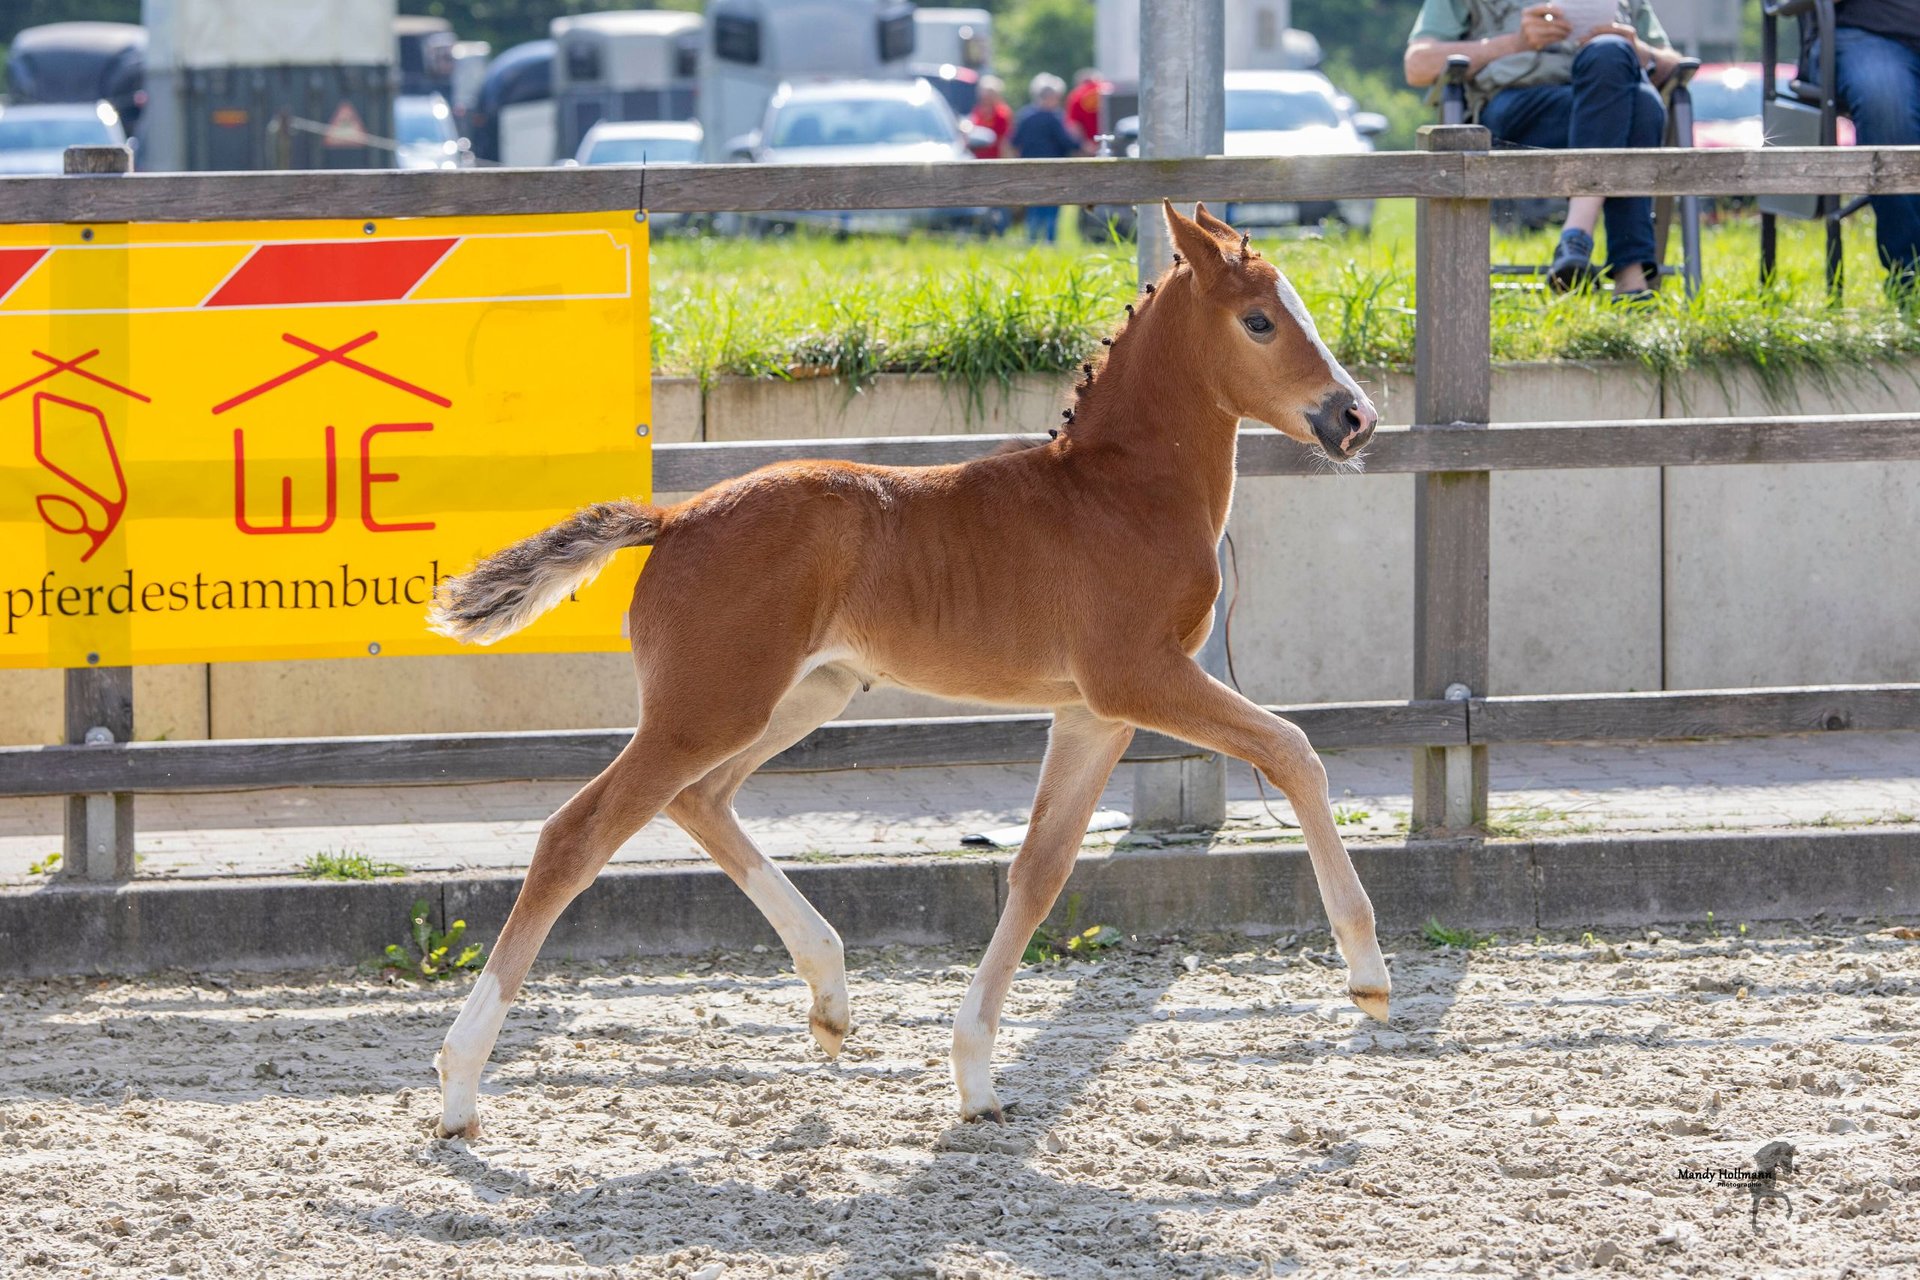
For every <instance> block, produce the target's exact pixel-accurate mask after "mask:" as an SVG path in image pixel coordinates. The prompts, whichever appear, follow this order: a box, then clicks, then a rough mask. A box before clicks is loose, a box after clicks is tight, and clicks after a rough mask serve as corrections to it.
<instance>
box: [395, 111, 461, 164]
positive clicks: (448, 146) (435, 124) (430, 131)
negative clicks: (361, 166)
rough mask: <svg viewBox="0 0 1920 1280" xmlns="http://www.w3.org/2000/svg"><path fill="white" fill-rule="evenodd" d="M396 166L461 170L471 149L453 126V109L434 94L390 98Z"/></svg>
mask: <svg viewBox="0 0 1920 1280" xmlns="http://www.w3.org/2000/svg"><path fill="white" fill-rule="evenodd" d="M393 135H394V137H393V140H394V142H395V143H397V144H398V145H397V146H395V147H394V151H393V164H394V167H395V168H396V169H464V168H466V167H468V166H469V165H471V164H472V163H473V149H472V148H471V146H469V145H468V143H467V140H466V139H465V138H463V137H461V136H460V131H459V130H458V129H457V128H455V127H454V123H453V108H452V107H450V106H448V105H447V100H446V99H445V98H443V97H441V96H440V95H439V94H437V93H403V94H401V95H400V96H399V97H397V98H395V99H394V100H393Z"/></svg>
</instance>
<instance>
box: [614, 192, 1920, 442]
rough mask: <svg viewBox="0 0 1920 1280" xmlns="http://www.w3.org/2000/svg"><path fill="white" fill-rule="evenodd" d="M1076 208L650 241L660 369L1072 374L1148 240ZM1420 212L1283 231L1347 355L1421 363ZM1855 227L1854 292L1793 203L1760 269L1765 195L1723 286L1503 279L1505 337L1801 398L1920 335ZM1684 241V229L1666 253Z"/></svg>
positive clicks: (1728, 236) (1523, 258)
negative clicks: (1041, 238) (1006, 218)
mask: <svg viewBox="0 0 1920 1280" xmlns="http://www.w3.org/2000/svg"><path fill="white" fill-rule="evenodd" d="M1072 212H1073V211H1072V210H1068V211H1067V212H1066V214H1065V215H1064V216H1063V217H1062V219H1061V227H1062V231H1063V233H1067V234H1065V235H1064V236H1063V239H1062V242H1061V243H1060V244H1059V245H1057V246H1043V247H1038V248H1035V247H1030V246H1028V245H1027V244H1026V243H1025V241H1024V240H1022V239H1021V238H1020V237H1019V235H1018V232H1017V231H1016V232H1015V234H1014V235H1012V236H1010V237H1007V238H1003V239H999V240H992V241H972V240H955V239H937V238H932V237H918V238H913V239H908V240H900V239H892V238H885V237H856V238H850V239H846V240H835V239H832V238H829V237H824V236H815V235H798V236H793V237H788V238H782V239H775V240H750V239H735V238H716V237H674V238H665V239H662V240H661V241H659V242H658V243H656V244H655V245H654V246H653V255H652V273H653V274H652V298H653V356H654V365H655V370H656V372H658V373H660V374H663V375H674V376H688V377H694V378H698V379H700V380H701V381H702V382H703V383H704V382H709V381H711V380H712V379H714V378H717V377H722V376H746V377H772V378H798V377H810V376H820V375H832V376H836V377H839V378H840V379H842V380H843V381H844V382H845V383H846V384H847V385H848V390H849V393H851V392H852V391H853V390H854V389H856V388H858V387H859V386H861V385H864V384H865V383H866V382H868V381H869V380H871V379H872V378H873V377H874V376H875V375H876V374H879V373H882V372H909V373H935V374H938V375H940V376H942V377H947V378H952V379H955V380H957V381H959V382H960V383H961V384H962V385H963V386H964V387H966V388H967V389H968V390H969V392H970V393H973V394H978V393H982V392H985V391H988V390H991V389H992V388H993V387H994V386H995V385H996V384H1004V383H1006V382H1007V381H1009V380H1011V379H1012V378H1014V377H1016V376H1018V375H1021V374H1027V373H1065V372H1067V371H1069V370H1071V369H1072V368H1073V367H1074V366H1075V365H1076V364H1077V363H1078V362H1079V361H1080V360H1082V359H1084V358H1085V357H1086V356H1087V355H1088V354H1089V353H1090V352H1092V351H1093V350H1095V349H1096V345H1097V343H1098V339H1099V337H1100V335H1101V334H1103V333H1106V332H1109V331H1111V330H1112V328H1113V327H1114V326H1115V325H1116V324H1117V323H1118V322H1119V320H1120V318H1121V315H1122V307H1123V306H1124V304H1125V303H1127V302H1128V301H1130V300H1132V298H1133V297H1134V266H1133V246H1132V245H1130V244H1087V243H1082V242H1081V241H1080V240H1079V239H1078V237H1077V235H1075V234H1072V233H1071V232H1070V228H1071V225H1072V223H1073V222H1074V218H1073V216H1072ZM1413 221H1414V219H1413V202H1412V201H1406V200H1383V201H1380V202H1379V203H1378V205H1377V206H1376V213H1375V225H1374V229H1373V232H1372V234H1371V235H1368V236H1362V235H1357V234H1350V233H1344V232H1340V231H1338V230H1335V231H1330V232H1328V233H1327V234H1326V235H1324V236H1306V237H1287V238H1284V239H1278V238H1276V239H1274V240H1273V241H1272V242H1271V243H1270V245H1269V256H1270V257H1271V258H1272V259H1273V260H1274V261H1275V262H1277V263H1278V264H1279V265H1280V266H1281V267H1282V268H1283V269H1284V270H1285V271H1286V272H1287V274H1288V275H1289V277H1291V278H1292V280H1293V282H1294V284H1295V285H1296V287H1298V289H1299V290H1300V292H1301V294H1302V296H1303V297H1304V298H1305V299H1306V301H1307V304H1308V306H1309V307H1310V308H1311V309H1312V310H1313V312H1314V314H1315V316H1316V318H1317V319H1318V322H1319V326H1320V329H1321V333H1322V336H1323V337H1325V338H1326V340H1327V342H1328V344H1329V346H1331V347H1332V349H1333V351H1334V353H1335V355H1336V356H1338V357H1339V358H1340V359H1341V360H1342V361H1343V362H1345V363H1347V364H1349V365H1357V366H1363V367H1406V366H1409V365H1411V364H1412V361H1413V341H1414V336H1413V335H1414V323H1413V319H1414V313H1413V303H1414V252H1413ZM1676 234H1677V233H1676ZM1554 236H1555V233H1554V232H1553V231H1551V230H1549V231H1543V232H1538V233H1535V234H1532V235H1526V236H1518V237H1512V236H1504V235H1499V234H1496V236H1495V238H1494V245H1493V254H1492V256H1493V258H1494V260H1496V261H1503V262H1544V261H1546V259H1547V258H1548V257H1549V256H1550V254H1551V252H1552V246H1553V240H1554ZM1845 242H1846V250H1847V253H1846V257H1847V280H1848V289H1847V294H1846V299H1845V304H1844V305H1842V306H1838V307H1834V306H1829V305H1828V302H1827V298H1826V293H1825V289H1824V285H1823V283H1822V278H1821V273H1820V253H1821V244H1822V241H1821V234H1820V230H1819V228H1818V227H1817V226H1816V225H1814V224H1809V223H1798V222H1789V221H1786V220H1782V222H1781V223H1780V259H1779V261H1780V271H1779V276H1778V280H1777V282H1776V284H1775V285H1774V286H1772V287H1770V288H1766V289H1762V288H1761V287H1760V285H1759V284H1758V282H1757V278H1756V276H1757V264H1758V261H1759V258H1758V254H1759V228H1758V223H1757V220H1756V219H1755V218H1754V217H1753V216H1752V214H1751V213H1750V212H1749V213H1742V214H1730V215H1728V216H1727V218H1726V219H1724V220H1722V221H1720V222H1716V223H1711V224H1709V225H1708V226H1707V227H1706V228H1705V229H1704V234H1703V236H1702V260H1703V263H1704V271H1705V277H1706V287H1705V289H1704V290H1703V292H1702V293H1701V295H1700V297H1698V298H1696V299H1693V300H1691V301H1689V300H1688V299H1687V298H1686V297H1685V296H1684V292H1683V290H1681V289H1680V288H1679V286H1678V282H1677V281H1669V282H1668V285H1667V288H1666V289H1665V290H1664V291H1663V292H1662V294H1661V296H1660V298H1659V300H1658V302H1657V303H1656V304H1655V305H1654V306H1652V307H1651V308H1645V309H1635V310H1621V309H1618V308H1615V307H1613V306H1612V305H1611V304H1610V303H1609V302H1608V301H1607V300H1606V295H1605V293H1604V292H1600V293H1593V294H1583V295H1572V296H1556V295H1553V294H1549V293H1547V292H1546V291H1544V290H1541V289H1536V288H1531V287H1507V286H1508V285H1509V284H1510V283H1511V281H1510V280H1508V281H1502V282H1501V283H1500V284H1499V286H1498V287H1497V288H1496V292H1495V296H1494V307H1493V325H1492V334H1491V339H1492V345H1493V355H1494V358H1495V359H1496V360H1500V361H1531V360H1574V361H1603V360H1623V361H1630V362H1637V363H1639V364H1641V365H1643V366H1645V367H1646V368H1648V369H1649V370H1652V371H1654V372H1657V373H1662V374H1667V373H1675V372H1679V371H1682V370H1705V371H1708V373H1709V374H1710V375H1720V376H1730V375H1732V374H1735V373H1737V372H1740V371H1748V372H1751V373H1752V374H1754V375H1757V376H1758V378H1759V380H1760V383H1761V386H1762V387H1763V389H1765V390H1766V391H1768V392H1769V393H1770V394H1772V395H1774V396H1775V397H1776V399H1778V400H1780V401H1781V403H1783V404H1786V403H1790V400H1789V390H1790V388H1791V387H1792V386H1793V385H1794V384H1796V383H1798V382H1801V381H1804V380H1805V379H1808V378H1812V379H1813V380H1814V381H1815V382H1825V383H1828V384H1836V383H1839V382H1840V381H1842V380H1844V379H1845V378H1847V377H1848V376H1851V375H1854V374H1857V373H1858V372H1859V371H1861V370H1864V369H1866V368H1867V367H1868V366H1870V365H1871V364H1872V363H1873V362H1875V361H1877V360H1882V359H1885V358H1887V357H1889V356H1898V355H1905V354H1911V353H1915V352H1920V317H1916V315H1915V314H1914V313H1913V312H1912V311H1909V312H1908V313H1905V314H1903V312H1902V311H1901V309H1900V308H1898V307H1896V306H1893V305H1891V304H1890V303H1889V302H1888V301H1887V299H1886V298H1885V296H1884V295H1883V293H1882V290H1881V287H1880V281H1881V272H1880V270H1879V266H1878V264H1877V262H1876V260H1875V257H1874V248H1873V235H1872V215H1871V213H1870V212H1863V213H1861V214H1859V215H1857V216H1856V217H1855V218H1853V219H1851V220H1850V221H1849V223H1848V225H1847V228H1846V236H1845ZM1677 256H1678V246H1677V244H1676V245H1675V246H1674V247H1673V249H1672V250H1671V251H1670V254H1669V257H1670V258H1675V259H1677ZM1036 425H1038V424H1036Z"/></svg>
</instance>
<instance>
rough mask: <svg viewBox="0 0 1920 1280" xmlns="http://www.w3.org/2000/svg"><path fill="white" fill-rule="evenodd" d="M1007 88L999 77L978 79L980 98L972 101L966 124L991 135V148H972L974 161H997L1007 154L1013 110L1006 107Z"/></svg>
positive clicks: (1011, 129)
mask: <svg viewBox="0 0 1920 1280" xmlns="http://www.w3.org/2000/svg"><path fill="white" fill-rule="evenodd" d="M1006 88H1007V86H1006V85H1005V84H1003V83H1002V82H1001V80H1000V77H999V76H982V77H980V96H979V97H978V98H976V99H975V100H974V104H973V114H972V115H970V116H968V117H967V121H968V123H970V124H972V125H974V126H976V127H978V128H981V129H985V130H986V131H987V132H988V133H991V134H992V135H993V145H992V146H979V147H974V148H972V150H973V155H974V158H975V159H976V160H999V159H1002V158H1004V157H1005V156H1006V154H1007V134H1009V133H1011V132H1012V131H1013V108H1012V107H1009V106H1008V105H1007V98H1006Z"/></svg>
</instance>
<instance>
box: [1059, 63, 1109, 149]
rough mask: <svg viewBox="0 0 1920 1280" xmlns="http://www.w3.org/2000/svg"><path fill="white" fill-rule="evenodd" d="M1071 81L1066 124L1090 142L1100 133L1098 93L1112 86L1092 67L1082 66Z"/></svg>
mask: <svg viewBox="0 0 1920 1280" xmlns="http://www.w3.org/2000/svg"><path fill="white" fill-rule="evenodd" d="M1073 81H1074V84H1073V92H1072V93H1070V94H1068V95H1067V124H1068V126H1069V127H1071V128H1074V129H1077V130H1079V131H1080V136H1081V137H1082V138H1084V139H1086V140H1087V141H1088V142H1092V141H1093V140H1094V139H1095V138H1096V137H1098V136H1099V135H1100V95H1101V94H1103V93H1105V92H1107V90H1109V89H1110V88H1112V86H1111V85H1109V84H1108V83H1107V82H1106V81H1105V80H1102V79H1101V78H1100V73H1099V72H1098V71H1096V70H1094V69H1093V68H1092V67H1086V68H1083V69H1082V70H1081V71H1080V73H1079V74H1078V75H1076V76H1074V78H1073Z"/></svg>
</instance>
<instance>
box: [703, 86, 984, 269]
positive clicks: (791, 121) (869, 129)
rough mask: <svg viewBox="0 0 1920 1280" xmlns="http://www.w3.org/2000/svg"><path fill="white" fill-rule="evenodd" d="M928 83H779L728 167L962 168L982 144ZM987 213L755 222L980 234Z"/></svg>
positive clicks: (855, 214)
mask: <svg viewBox="0 0 1920 1280" xmlns="http://www.w3.org/2000/svg"><path fill="white" fill-rule="evenodd" d="M985 132H986V131H985V130H976V129H975V128H974V127H973V126H971V125H966V124H963V123H962V122H961V121H960V119H959V118H958V117H957V116H955V115H954V113H953V108H952V107H949V106H948V105H947V100H946V99H945V98H944V97H942V96H941V95H940V93H939V92H938V91H936V90H935V89H934V88H933V86H932V85H930V84H928V83H927V82H926V81H925V80H839V81H829V82H825V83H820V84H804V85H795V84H791V83H783V84H781V85H780V87H779V88H777V89H776V90H774V94H773V98H772V99H771V100H770V101H769V102H768V103H767V111H766V116H765V118H764V119H763V121H762V122H761V125H760V127H759V128H758V129H756V130H754V131H753V132H752V133H749V134H744V135H742V136H741V137H739V138H735V139H733V140H731V141H730V142H729V143H728V144H727V146H726V153H727V156H728V158H729V159H730V160H733V161H736V162H741V163H749V164H835V165H839V164H879V163H891V164H928V163H946V162H949V161H965V162H969V163H971V161H972V155H971V153H969V152H968V150H967V147H968V145H969V144H970V143H974V142H981V141H982V140H981V139H980V138H979V137H977V136H976V135H977V134H982V133H985ZM987 221H988V212H987V210H986V209H984V208H958V209H870V210H867V209H861V210H854V209H850V210H842V211H832V212H818V211H808V212H794V213H769V214H758V215H755V216H754V217H753V218H752V219H749V220H748V225H749V226H750V227H754V228H756V229H767V228H773V229H779V228H783V227H792V226H796V225H801V224H809V225H814V226H824V227H831V228H833V229H835V230H838V231H843V232H851V231H888V232H900V231H906V230H910V229H915V228H920V229H947V230H952V229H966V230H977V229H984V228H985V226H986V225H987Z"/></svg>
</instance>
